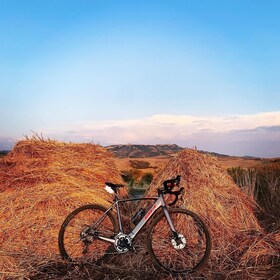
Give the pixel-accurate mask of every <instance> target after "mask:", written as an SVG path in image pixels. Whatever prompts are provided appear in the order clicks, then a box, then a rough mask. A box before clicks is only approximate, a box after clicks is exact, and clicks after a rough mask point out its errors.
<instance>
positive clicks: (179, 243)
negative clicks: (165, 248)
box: [171, 233, 187, 250]
mask: <svg viewBox="0 0 280 280" xmlns="http://www.w3.org/2000/svg"><path fill="white" fill-rule="evenodd" d="M171 244H172V246H173V247H174V248H175V249H176V250H182V249H184V248H185V247H186V244H187V241H186V238H185V237H184V235H183V234H180V233H179V234H178V238H176V239H175V238H172V239H171Z"/></svg>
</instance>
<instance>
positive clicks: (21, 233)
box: [0, 139, 125, 279]
mask: <svg viewBox="0 0 280 280" xmlns="http://www.w3.org/2000/svg"><path fill="white" fill-rule="evenodd" d="M119 174H120V172H119V171H118V169H117V167H116V164H115V161H114V158H113V156H112V154H111V153H109V152H108V151H107V150H105V149H104V148H102V147H100V146H98V145H92V144H65V143H60V142H57V141H51V140H49V141H40V140H37V139H31V140H25V141H20V142H19V143H17V145H16V146H15V147H14V149H13V150H12V151H11V152H10V153H9V154H8V155H7V156H6V157H4V158H3V159H1V161H0V224H1V227H0V244H1V247H0V278H1V277H2V278H4V279H5V278H8V277H11V278H21V277H24V276H26V275H27V274H28V273H29V272H30V271H31V270H32V269H34V268H32V267H29V265H30V266H31V263H32V261H33V260H36V261H37V262H39V261H40V260H42V261H43V260H48V259H54V258H56V256H57V255H58V245H57V236H58V231H59V228H60V226H61V224H62V222H63V220H64V219H65V217H66V216H67V215H68V214H69V213H70V212H71V211H73V210H74V209H75V208H77V207H79V206H81V205H83V204H89V203H99V204H103V205H109V201H111V198H110V197H109V195H108V194H107V193H106V191H104V190H103V187H104V182H105V181H112V182H114V183H121V182H122V180H121V177H120V175H119ZM123 194H125V191H124V193H123Z"/></svg>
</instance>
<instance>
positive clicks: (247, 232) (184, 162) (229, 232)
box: [149, 149, 280, 279]
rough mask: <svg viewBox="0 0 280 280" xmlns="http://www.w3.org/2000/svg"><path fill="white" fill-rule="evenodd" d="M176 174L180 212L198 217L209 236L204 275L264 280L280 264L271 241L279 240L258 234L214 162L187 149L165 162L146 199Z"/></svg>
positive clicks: (248, 209) (247, 207)
mask: <svg viewBox="0 0 280 280" xmlns="http://www.w3.org/2000/svg"><path fill="white" fill-rule="evenodd" d="M178 174H179V175H181V176H182V179H181V185H182V186H185V194H184V200H183V201H181V202H180V206H182V207H185V208H187V209H189V210H192V211H194V212H196V213H198V214H199V215H200V216H201V217H202V218H203V219H204V220H205V222H206V224H207V225H208V227H209V229H210V232H211V235H212V239H213V249H212V254H211V260H210V262H209V265H208V273H210V272H211V271H213V272H215V273H220V274H224V275H234V273H238V272H240V271H242V273H244V271H247V272H248V271H249V272H250V273H251V270H253V271H254V275H253V276H252V277H253V278H250V277H251V276H250V275H249V272H248V274H246V275H243V276H242V277H244V279H247V278H246V277H248V279H266V278H257V277H259V274H258V273H260V271H261V274H263V270H264V271H265V277H268V275H269V273H270V272H271V270H272V269H273V268H274V267H275V265H276V263H275V262H276V261H278V262H279V260H280V258H279V256H280V244H279V242H277V239H276V238H279V237H277V235H276V234H267V233H265V232H264V231H263V230H262V228H261V227H260V225H259V223H258V221H257V219H256V217H255V214H254V211H255V210H256V205H255V204H254V202H253V201H251V200H250V198H248V197H247V196H246V195H245V194H244V193H243V192H242V191H241V189H239V188H238V187H237V186H236V185H235V183H234V182H233V180H232V178H231V177H230V176H229V175H228V174H227V172H226V171H225V170H224V169H223V168H222V167H221V166H220V164H219V162H218V161H217V159H216V158H214V157H212V156H209V155H204V154H201V153H199V152H197V151H195V150H190V149H186V150H184V151H182V152H180V153H179V154H178V155H177V156H176V157H174V158H173V159H171V160H170V162H169V163H168V164H167V165H166V167H165V168H164V169H163V170H162V171H161V172H160V173H159V174H158V175H157V176H156V178H155V179H154V180H153V182H152V185H151V187H150V190H149V194H150V195H152V194H155V193H156V191H155V190H156V189H157V188H159V187H161V184H162V182H163V181H164V180H166V179H169V178H172V177H175V176H176V175H178ZM278 276H279V275H278ZM208 277H209V279H212V276H210V275H208ZM254 277H255V278H254ZM260 277H261V276H260ZM214 278H215V277H214ZM230 279H231V278H230ZM232 279H234V278H232ZM275 279H276V278H275Z"/></svg>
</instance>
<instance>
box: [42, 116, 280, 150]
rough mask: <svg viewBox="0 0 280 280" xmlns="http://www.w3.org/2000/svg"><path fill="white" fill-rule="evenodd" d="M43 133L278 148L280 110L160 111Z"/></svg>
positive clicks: (92, 138) (219, 147) (60, 136)
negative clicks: (235, 112) (220, 113)
mask: <svg viewBox="0 0 280 280" xmlns="http://www.w3.org/2000/svg"><path fill="white" fill-rule="evenodd" d="M278 126H279V128H278ZM43 134H45V135H46V136H49V137H51V138H52V137H53V138H58V139H61V140H64V141H67V140H71V141H85V142H88V141H93V142H95V143H100V144H103V145H108V144H126V143H142V144H159V143H177V144H180V145H182V146H185V147H186V146H194V145H199V148H200V149H208V150H211V151H217V152H223V153H227V150H230V151H231V153H233V154H234V153H246V151H243V150H242V149H241V147H242V146H243V147H244V146H246V147H254V145H255V144H256V143H257V142H260V141H261V142H262V146H263V149H266V147H265V146H266V145H268V146H269V145H270V143H271V142H273V143H274V146H273V147H274V148H273V149H274V150H275V147H276V149H277V147H278V146H277V145H278V143H280V112H268V113H259V114H252V115H233V116H192V115H168V114H160V115H153V116H150V117H147V118H144V119H132V120H109V121H87V122H79V123H68V124H61V125H60V126H57V127H55V128H52V129H47V130H43ZM245 143H246V145H245ZM275 143H276V144H277V145H276V146H275ZM259 146H260V145H259ZM259 146H258V147H259ZM271 147H272V146H271ZM258 149H259V148H258ZM271 149H272V148H271ZM268 150H269V149H268ZM239 151H240V152H239ZM273 152H274V151H271V154H273ZM249 153H250V151H249V152H248V153H246V154H249ZM252 153H254V154H255V155H256V154H257V153H259V154H261V151H256V152H254V150H252V151H251V154H252ZM276 155H280V151H275V156H276Z"/></svg>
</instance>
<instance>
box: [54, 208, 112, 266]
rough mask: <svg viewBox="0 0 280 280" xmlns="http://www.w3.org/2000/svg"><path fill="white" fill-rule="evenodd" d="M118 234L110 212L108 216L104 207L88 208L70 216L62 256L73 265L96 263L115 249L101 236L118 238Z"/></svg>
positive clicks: (61, 242)
mask: <svg viewBox="0 0 280 280" xmlns="http://www.w3.org/2000/svg"><path fill="white" fill-rule="evenodd" d="M116 232H117V226H116V222H115V219H114V217H113V215H112V213H111V212H110V211H109V212H106V209H105V208H103V207H102V206H100V205H94V204H90V205H84V206H82V207H80V208H78V209H76V210H74V211H73V212H72V213H71V214H69V216H68V217H67V218H66V219H65V221H64V222H63V224H62V226H61V228H60V231H59V236H58V245H59V251H60V254H61V256H62V258H63V259H65V260H69V261H74V262H79V263H86V262H91V263H92V262H96V261H98V260H99V259H101V258H102V257H103V256H104V255H105V254H106V253H107V252H108V250H109V248H110V247H111V246H112V244H110V243H108V242H105V241H102V240H100V239H98V236H102V237H108V238H114V236H115V234H116Z"/></svg>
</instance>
